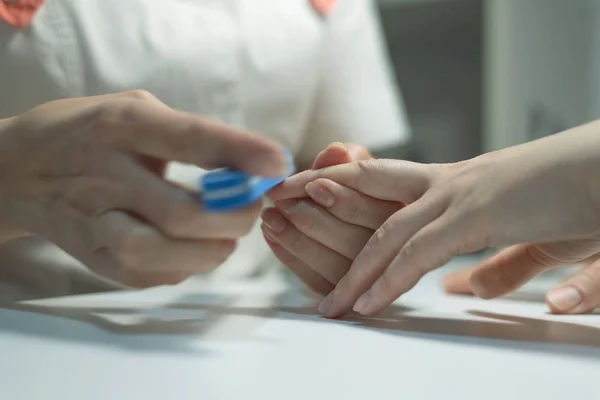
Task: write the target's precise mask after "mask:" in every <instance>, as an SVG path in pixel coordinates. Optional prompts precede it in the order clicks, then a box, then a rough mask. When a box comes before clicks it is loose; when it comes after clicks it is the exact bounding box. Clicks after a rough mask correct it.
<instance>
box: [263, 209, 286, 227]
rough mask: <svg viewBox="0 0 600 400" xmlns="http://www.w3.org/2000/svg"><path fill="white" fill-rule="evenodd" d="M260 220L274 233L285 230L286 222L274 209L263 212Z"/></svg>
mask: <svg viewBox="0 0 600 400" xmlns="http://www.w3.org/2000/svg"><path fill="white" fill-rule="evenodd" d="M262 219H263V222H264V224H265V225H266V227H267V228H268V229H270V230H271V231H273V232H275V233H281V232H283V231H284V230H285V226H286V224H287V222H286V220H285V218H283V217H282V216H281V215H280V214H279V212H278V211H277V210H276V209H274V208H268V209H266V210H264V211H263V212H262Z"/></svg>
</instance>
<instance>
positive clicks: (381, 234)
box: [365, 222, 389, 253]
mask: <svg viewBox="0 0 600 400" xmlns="http://www.w3.org/2000/svg"><path fill="white" fill-rule="evenodd" d="M388 230H389V227H388V223H387V222H385V223H383V225H381V226H380V227H379V229H377V230H376V231H375V232H374V233H373V236H371V239H369V241H368V242H367V244H366V246H365V252H369V253H372V252H374V251H377V249H378V248H379V246H381V244H382V243H383V242H385V240H386V238H387V236H388Z"/></svg>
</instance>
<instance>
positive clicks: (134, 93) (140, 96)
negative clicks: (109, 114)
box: [122, 89, 155, 100]
mask: <svg viewBox="0 0 600 400" xmlns="http://www.w3.org/2000/svg"><path fill="white" fill-rule="evenodd" d="M122 95H123V96H124V97H127V98H131V99H134V100H153V99H155V97H154V96H153V95H152V94H151V93H150V92H148V91H146V90H142V89H134V90H129V91H126V92H123V93H122Z"/></svg>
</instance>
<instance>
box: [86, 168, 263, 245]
mask: <svg viewBox="0 0 600 400" xmlns="http://www.w3.org/2000/svg"><path fill="white" fill-rule="evenodd" d="M111 168H112V175H114V178H115V179H116V180H118V181H120V182H121V183H122V184H121V186H122V187H123V188H124V190H122V193H121V195H122V196H123V197H124V200H119V201H115V203H118V206H121V207H123V208H125V209H127V210H132V211H134V212H135V213H137V214H138V215H140V216H142V217H143V218H144V219H145V220H147V221H149V222H151V223H152V224H153V225H155V226H156V227H158V228H159V229H160V230H161V231H162V232H163V233H164V234H165V235H167V236H169V237H173V238H182V239H207V238H213V239H236V238H239V237H242V236H245V235H247V234H248V233H249V232H250V230H251V229H252V226H253V225H254V223H255V221H256V219H257V217H258V215H259V213H260V210H261V208H262V205H261V204H260V202H257V203H255V204H253V205H251V206H250V207H246V208H244V209H240V210H236V211H233V212H230V213H226V214H222V213H219V214H215V213H208V212H206V211H205V210H203V208H202V206H201V204H200V203H199V202H198V200H197V199H196V196H195V194H194V193H192V192H190V191H188V190H186V189H185V188H183V187H181V186H178V185H175V184H172V183H170V182H168V181H166V180H164V179H163V178H161V177H159V176H157V175H155V174H153V173H152V172H150V171H148V170H146V169H145V168H143V167H142V166H140V165H138V164H137V163H135V161H134V160H132V159H129V158H125V157H123V159H121V160H119V161H118V162H117V161H115V162H114V163H113V164H112V166H111ZM125 190H126V191H125ZM95 198H98V196H95ZM86 199H87V197H86ZM111 208H115V205H114V204H113V205H112V207H111Z"/></svg>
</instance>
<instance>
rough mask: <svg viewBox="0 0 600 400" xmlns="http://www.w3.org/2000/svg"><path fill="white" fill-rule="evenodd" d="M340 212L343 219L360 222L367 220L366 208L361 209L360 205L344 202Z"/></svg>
mask: <svg viewBox="0 0 600 400" xmlns="http://www.w3.org/2000/svg"><path fill="white" fill-rule="evenodd" d="M340 208H341V210H340V214H341V217H342V219H344V220H345V221H348V222H351V223H352V222H360V221H364V220H365V210H362V209H360V208H359V207H356V206H353V205H350V204H344V205H343V206H342V205H340Z"/></svg>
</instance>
